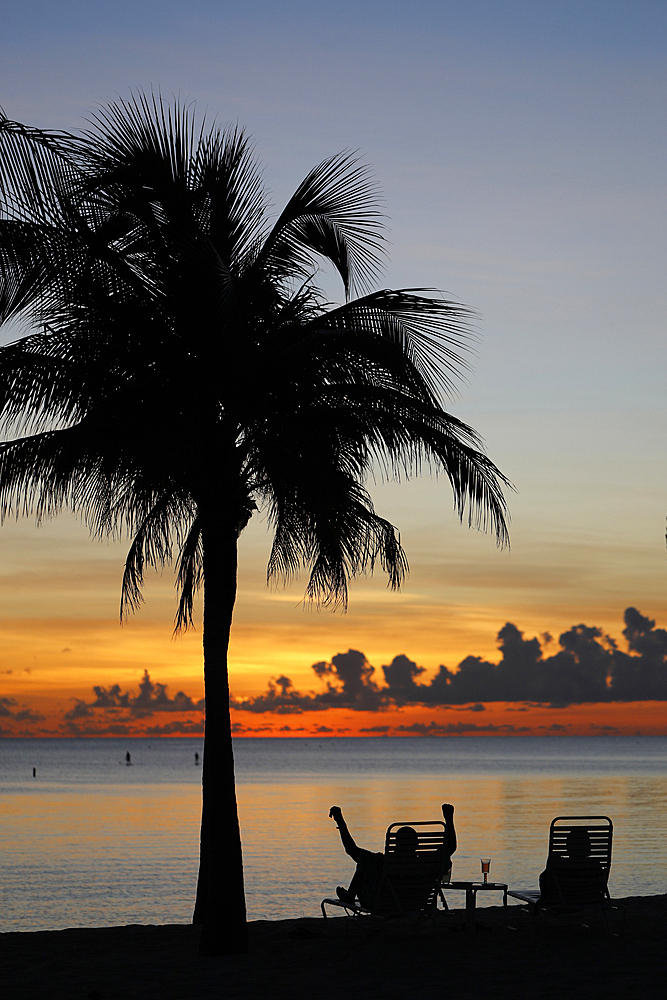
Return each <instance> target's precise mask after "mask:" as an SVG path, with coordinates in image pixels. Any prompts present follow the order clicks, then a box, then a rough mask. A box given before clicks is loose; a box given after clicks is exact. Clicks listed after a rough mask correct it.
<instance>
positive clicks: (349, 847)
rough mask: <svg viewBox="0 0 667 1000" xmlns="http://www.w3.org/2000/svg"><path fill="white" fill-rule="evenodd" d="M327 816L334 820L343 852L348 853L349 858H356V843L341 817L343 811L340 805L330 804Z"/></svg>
mask: <svg viewBox="0 0 667 1000" xmlns="http://www.w3.org/2000/svg"><path fill="white" fill-rule="evenodd" d="M329 816H330V817H331V819H333V820H334V821H335V823H336V826H337V827H338V832H339V833H340V839H341V840H342V841H343V847H344V848H345V853H346V854H349V855H350V857H351V858H354V859H355V860H356V855H357V845H356V844H355V842H354V840H353V839H352V835H351V833H350V831H349V830H348V828H347V823H346V822H345V820H344V819H343V813H342V811H341V809H340V806H332V807H331V809H330V810H329Z"/></svg>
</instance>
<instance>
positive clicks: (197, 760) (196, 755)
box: [195, 753, 199, 764]
mask: <svg viewBox="0 0 667 1000" xmlns="http://www.w3.org/2000/svg"><path fill="white" fill-rule="evenodd" d="M198 763H199V754H198V753H195V764H198Z"/></svg>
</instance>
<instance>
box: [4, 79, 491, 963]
mask: <svg viewBox="0 0 667 1000" xmlns="http://www.w3.org/2000/svg"><path fill="white" fill-rule="evenodd" d="M0 197H1V200H2V204H1V215H0V260H1V262H2V269H1V271H2V274H1V278H0V280H1V285H0V322H5V321H7V320H9V319H12V318H19V319H22V320H23V321H27V322H28V323H29V324H30V325H31V327H32V329H33V330H35V331H36V332H32V333H30V334H28V335H26V336H24V337H23V338H22V339H19V340H17V341H16V342H14V343H12V344H9V345H7V346H5V347H2V348H1V349H0V374H1V377H2V390H1V393H2V395H1V396H0V406H1V410H0V419H1V420H2V422H3V429H4V435H5V441H4V443H3V444H1V445H0V514H2V516H4V517H6V516H8V515H9V514H19V513H21V514H29V513H31V514H34V515H36V517H37V519H38V521H41V520H43V519H44V518H48V517H51V516H53V515H55V514H56V513H57V512H58V511H60V510H61V509H63V508H65V507H67V508H70V509H71V510H73V511H75V512H76V513H77V514H78V515H79V517H80V518H81V519H82V520H83V521H84V522H85V523H86V524H87V525H88V526H89V528H90V529H91V531H92V533H93V534H94V535H97V536H104V535H109V534H111V535H129V537H130V538H131V545H130V549H129V553H128V556H127V561H126V565H125V572H124V578H123V584H122V597H121V617H122V616H124V615H125V614H126V613H127V612H128V611H130V610H134V609H135V608H136V607H137V605H138V604H139V602H140V601H141V599H142V597H141V590H142V583H143V573H144V569H145V567H146V566H158V565H163V564H164V563H169V562H172V561H173V562H174V563H175V565H176V571H177V581H178V586H179V599H178V611H177V615H176V628H177V629H180V628H185V627H187V626H188V625H189V624H190V623H191V621H192V614H193V600H194V596H195V593H196V592H197V590H198V588H200V587H203V588H204V631H203V644H204V681H205V697H206V728H205V753H204V765H203V774H202V782H203V811H202V827H201V861H200V872H199V881H198V887H197V901H196V906H195V912H194V921H195V922H197V923H203V925H204V928H203V933H202V946H201V947H202V951H203V952H204V953H206V954H225V953H237V952H242V951H244V950H246V948H247V931H246V919H245V897H244V890H243V869H242V857H241V844H240V835H239V825H238V818H237V809H236V796H235V785H234V762H233V753H232V736H231V725H230V716H229V687H228V676H227V650H228V643H229V634H230V628H231V624H232V611H233V607H234V601H235V596H236V577H237V539H238V536H239V534H240V533H241V531H242V530H243V528H244V527H245V525H246V524H247V522H248V520H249V518H250V517H251V515H252V513H253V511H254V510H255V509H258V508H259V509H261V510H263V511H264V512H266V514H267V516H268V521H269V524H270V525H271V527H272V529H273V532H274V539H273V546H272V551H271V556H270V560H269V565H268V576H269V577H270V578H279V579H282V580H284V581H287V580H289V579H291V578H292V577H294V576H295V574H296V573H297V572H298V571H299V570H300V569H301V568H304V567H305V568H308V569H309V571H310V575H309V580H308V585H307V596H308V597H309V598H311V599H314V600H316V601H318V602H321V603H324V604H332V605H334V606H336V605H345V604H346V602H347V595H348V581H349V580H350V579H351V578H353V577H354V576H355V575H357V574H359V573H361V572H363V571H368V570H372V569H373V566H374V564H375V563H376V562H379V564H380V565H381V567H382V569H383V570H384V571H385V572H386V573H387V574H388V578H389V585H390V586H391V587H393V588H397V587H398V586H399V585H400V583H401V580H402V578H403V577H404V574H405V572H406V569H407V563H406V559H405V556H404V553H403V550H402V548H401V545H400V540H399V538H398V535H397V532H396V530H395V529H394V527H393V526H392V525H391V524H390V523H389V522H388V521H386V520H384V519H383V518H382V517H380V516H379V515H378V514H377V513H376V512H375V510H374V507H373V503H372V500H371V497H370V495H369V493H368V492H367V490H366V488H365V485H364V483H365V480H366V478H367V476H368V475H369V473H371V471H372V470H374V471H378V470H379V472H380V473H381V474H383V475H385V476H387V477H393V476H396V475H398V474H410V473H413V472H415V471H418V470H419V468H420V466H421V465H423V464H426V465H428V466H429V467H431V468H433V469H436V470H441V471H444V472H445V473H446V475H447V476H448V478H449V481H450V483H451V487H452V490H453V495H454V500H455V506H456V509H457V511H458V514H459V516H460V517H461V518H464V517H465V518H466V519H467V520H468V523H470V524H473V523H474V524H476V525H477V526H480V527H487V526H490V527H491V528H492V529H493V530H494V531H495V533H496V537H497V541H498V542H499V544H503V543H504V542H505V541H506V534H507V532H506V508H505V502H504V499H503V494H502V487H503V485H507V481H506V480H505V479H504V477H503V476H502V474H501V473H500V472H499V471H498V469H497V468H496V467H495V466H494V465H493V463H492V462H491V461H490V460H489V459H488V458H487V457H486V456H485V455H484V454H483V453H482V451H481V445H480V441H479V439H478V437H477V435H476V433H475V432H474V431H473V430H472V429H471V428H470V427H468V426H466V425H465V424H464V423H462V422H461V421H459V420H457V419H456V418H455V417H453V416H451V415H450V414H449V413H447V412H446V411H445V409H444V408H443V400H444V397H445V394H446V393H447V392H449V391H450V390H451V388H452V383H453V381H454V380H455V379H456V378H457V376H458V375H459V374H460V373H461V372H462V371H463V370H464V369H465V367H466V364H465V361H464V357H463V354H462V352H463V350H464V349H465V338H466V336H467V334H468V326H467V323H468V321H469V315H470V314H469V311H468V310H466V309H465V308H464V307H462V306H460V305H458V304H456V303H453V302H451V301H447V300H444V299H443V298H441V297H438V296H436V295H435V294H433V293H428V292H427V291H424V290H418V289H411V290H403V291H387V290H384V291H371V288H372V285H373V282H374V281H375V279H376V278H377V275H378V272H379V267H380V263H381V258H382V251H383V238H382V220H381V217H380V215H379V213H378V211H377V208H376V201H377V198H376V192H375V190H374V188H373V185H372V183H371V181H370V179H369V175H368V170H367V168H366V167H364V166H363V165H361V164H360V163H359V162H358V161H357V160H356V159H355V158H354V157H353V156H352V155H349V154H341V155H337V156H332V157H330V158H329V159H327V160H325V161H324V162H322V163H320V164H319V166H317V167H315V169H314V170H312V171H311V172H310V173H309V174H308V176H307V177H306V178H305V180H304V181H303V183H302V184H301V185H300V186H299V188H298V189H297V191H296V193H295V194H294V195H293V197H292V198H291V199H290V201H289V202H288V204H287V206H286V207H285V209H284V210H283V212H282V214H281V215H280V216H279V217H278V219H277V221H276V222H275V223H274V224H273V225H270V224H269V222H268V221H267V217H268V208H267V198H266V193H265V191H264V187H263V183H262V179H261V176H260V173H259V170H258V167H257V164H256V162H255V159H254V156H253V153H252V150H251V148H250V145H249V142H248V139H247V138H246V136H245V135H244V134H243V132H241V131H239V130H238V129H234V128H231V129H220V128H218V127H217V126H216V125H215V124H213V125H210V126H209V125H207V124H206V122H205V120H204V121H203V122H201V123H200V124H199V125H198V124H197V121H196V118H195V115H194V111H193V108H192V106H184V105H183V104H180V103H179V102H178V101H174V102H171V103H170V104H168V103H166V102H164V101H163V100H162V99H161V97H159V96H155V95H150V96H146V95H143V94H138V95H135V96H134V97H132V98H131V99H130V100H128V101H126V102H123V101H119V102H117V103H113V104H110V105H108V106H106V107H103V108H101V109H100V110H98V111H97V112H96V113H95V114H94V115H92V117H91V118H90V120H89V124H88V127H87V129H86V130H84V131H82V132H81V134H79V135H72V134H68V133H62V132H61V133H55V132H54V133H48V132H44V131H39V130H36V129H31V128H29V127H27V126H24V125H21V124H18V123H15V122H11V121H9V120H7V119H6V118H4V117H3V118H2V119H0ZM321 259H324V260H327V261H329V262H330V263H331V264H332V265H333V266H334V268H335V270H336V271H337V272H338V274H339V275H340V278H341V279H342V282H343V286H344V289H345V303H344V304H343V305H342V306H338V307H333V306H330V305H329V304H328V303H327V302H326V301H325V299H324V296H323V294H322V292H321V291H320V289H319V288H318V286H317V283H316V276H317V262H318V260H321ZM204 582H205V586H204Z"/></svg>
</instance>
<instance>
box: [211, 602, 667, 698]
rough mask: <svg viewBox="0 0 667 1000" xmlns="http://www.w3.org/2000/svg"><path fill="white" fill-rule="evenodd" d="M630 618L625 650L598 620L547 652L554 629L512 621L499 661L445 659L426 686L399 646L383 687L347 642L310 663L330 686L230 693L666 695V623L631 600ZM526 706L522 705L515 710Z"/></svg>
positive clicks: (501, 635) (503, 634)
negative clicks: (528, 634)
mask: <svg viewBox="0 0 667 1000" xmlns="http://www.w3.org/2000/svg"><path fill="white" fill-rule="evenodd" d="M624 623H625V628H624V630H623V636H624V638H625V640H626V643H627V645H628V651H627V652H623V651H622V650H620V649H619V648H618V644H617V643H616V641H615V640H614V639H613V638H612V637H611V636H608V635H606V634H605V633H604V632H602V630H601V629H599V628H597V627H596V626H589V625H584V624H579V625H573V626H572V627H571V628H570V629H568V630H567V631H565V632H563V633H562V634H561V635H560V637H559V639H558V646H559V647H560V648H559V649H558V650H557V651H556V652H554V653H553V654H552V655H551V656H546V657H545V655H544V649H545V647H547V646H548V647H549V648H552V647H553V645H554V640H553V638H552V636H551V635H550V634H549V633H548V632H543V633H542V634H541V636H540V638H525V637H524V634H523V632H521V631H520V630H519V629H518V628H517V626H516V625H514V624H512V623H511V622H507V623H506V624H505V625H503V627H502V628H501V629H500V631H499V632H498V648H499V650H500V660H499V662H498V663H491V662H489V661H487V660H484V659H482V658H481V657H479V656H473V655H470V656H466V657H465V659H463V660H462V661H461V662H460V663H459V665H458V667H457V669H456V670H449V669H448V668H447V667H446V666H444V665H441V666H440V667H439V668H438V671H437V673H436V674H435V676H434V677H433V678H432V679H431V680H430V681H429V682H428V683H423V682H420V680H419V679H420V677H421V675H422V674H423V673H424V668H423V667H420V666H418V664H417V663H415V662H414V661H413V660H410V659H409V658H408V657H407V656H406V655H405V654H404V653H401V654H399V655H398V656H395V657H394V659H393V660H392V661H391V663H390V664H388V665H386V666H383V667H382V673H383V675H384V685H380V684H379V683H378V681H377V680H376V676H375V670H374V668H373V667H372V666H371V664H370V663H369V662H368V660H367V659H366V657H365V656H364V654H363V653H362V652H360V651H359V650H355V649H349V650H348V651H347V653H338V654H337V655H336V656H334V657H332V659H331V662H330V663H327V662H318V663H314V664H313V666H312V670H313V672H314V674H315V676H316V678H317V679H318V680H319V681H320V682H324V683H325V685H326V687H325V690H324V691H320V692H314V691H310V692H306V693H302V692H300V691H297V690H296V689H295V688H294V686H293V684H292V681H291V680H290V678H289V677H286V676H284V675H282V676H280V677H278V678H275V679H271V680H270V681H269V683H268V687H267V690H266V691H265V693H264V694H261V695H258V696H256V697H254V698H234V697H232V699H231V702H230V704H231V706H232V707H233V708H235V709H237V710H238V711H244V712H257V713H263V712H274V713H277V714H299V713H301V712H307V711H310V712H312V711H324V710H326V709H328V708H347V709H352V710H356V711H371V712H373V711H385V710H388V709H391V708H397V707H398V708H400V707H402V706H406V705H424V706H438V707H453V706H456V707H457V708H459V710H461V711H471V712H482V711H484V703H489V702H494V701H503V702H515V703H516V702H523V703H527V704H532V705H549V706H550V707H552V708H561V707H565V706H567V705H572V704H584V703H593V702H609V701H654V700H657V701H665V700H667V630H665V629H661V628H656V627H655V622H654V621H653V620H652V619H650V618H646V617H645V616H644V615H642V614H641V613H640V612H639V611H637V609H636V608H633V607H630V608H627V609H626V611H625V614H624ZM466 706H467V707H466ZM525 710H526V709H525V704H524V706H522V707H521V708H519V709H517V711H525Z"/></svg>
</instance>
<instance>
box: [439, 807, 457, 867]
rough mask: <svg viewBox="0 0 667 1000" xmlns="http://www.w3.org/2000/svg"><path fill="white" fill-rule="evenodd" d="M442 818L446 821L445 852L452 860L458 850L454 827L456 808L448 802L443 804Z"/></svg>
mask: <svg viewBox="0 0 667 1000" xmlns="http://www.w3.org/2000/svg"><path fill="white" fill-rule="evenodd" d="M442 818H443V819H444V821H445V850H446V851H447V854H448V855H449V856H450V858H451V856H452V854H453V853H454V851H455V850H456V827H455V826H454V806H452V805H450V804H449V803H448V802H444V803H443V806H442Z"/></svg>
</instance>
